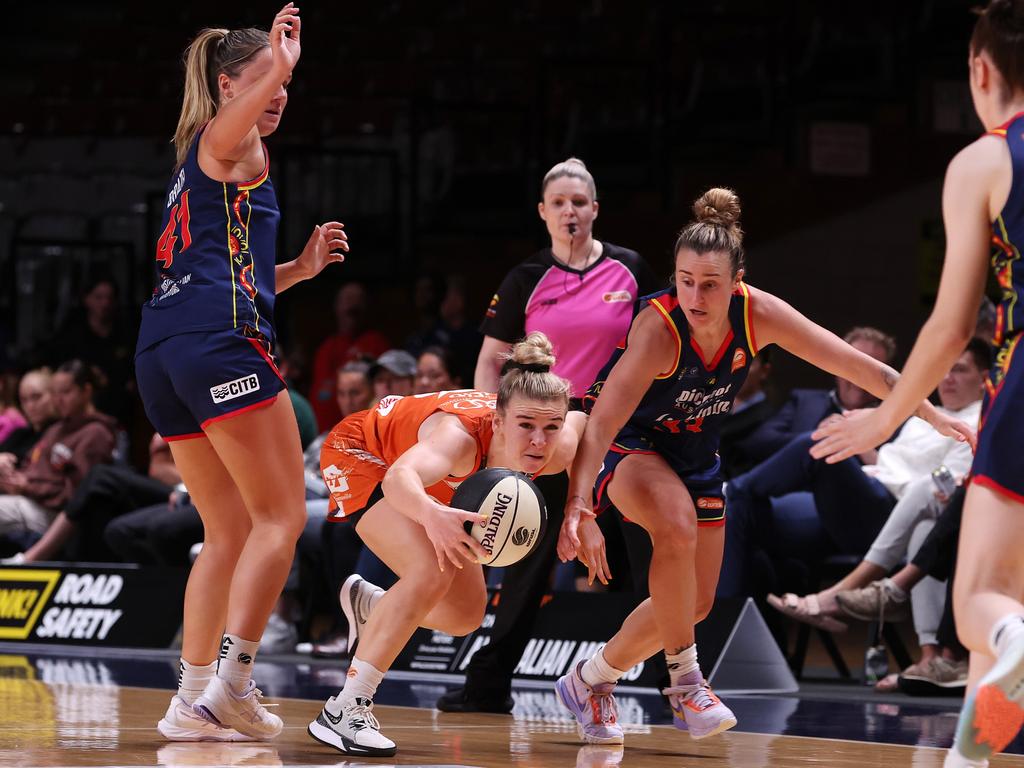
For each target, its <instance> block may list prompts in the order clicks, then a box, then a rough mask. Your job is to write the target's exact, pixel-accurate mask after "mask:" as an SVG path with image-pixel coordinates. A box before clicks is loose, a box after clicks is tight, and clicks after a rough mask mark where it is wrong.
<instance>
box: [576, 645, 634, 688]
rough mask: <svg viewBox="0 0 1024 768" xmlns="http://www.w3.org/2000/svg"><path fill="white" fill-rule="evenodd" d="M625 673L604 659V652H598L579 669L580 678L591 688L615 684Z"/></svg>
mask: <svg viewBox="0 0 1024 768" xmlns="http://www.w3.org/2000/svg"><path fill="white" fill-rule="evenodd" d="M624 674H626V673H625V671H624V670H621V669H616V668H615V667H613V666H612V665H611V664H609V663H608V662H607V661H605V658H604V651H598V652H597V653H595V654H594V655H593V656H591V657H590V658H589V659H587V660H586V661H585V662H583V666H582V667H581V668H580V677H581V678H583V682H584V683H586V684H587V685H589V686H591V687H593V686H595V685H600V684H601V683H617V682H619V678H620V677H622V676H623V675H624Z"/></svg>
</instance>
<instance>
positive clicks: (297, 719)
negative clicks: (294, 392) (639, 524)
mask: <svg viewBox="0 0 1024 768" xmlns="http://www.w3.org/2000/svg"><path fill="white" fill-rule="evenodd" d="M174 666H175V659H174V657H172V656H170V655H167V654H163V655H154V654H148V655H143V656H138V655H136V656H133V657H129V656H126V655H121V656H120V657H116V656H107V657H103V658H85V657H83V656H80V655H79V656H61V655H58V654H55V653H53V652H49V651H48V652H47V653H46V654H45V655H40V654H38V653H35V652H26V653H22V654H19V653H12V654H7V655H0V765H5V766H6V765H18V766H27V767H30V768H36V767H40V768H41V767H43V766H150V765H162V766H168V767H170V766H317V765H325V766H326V765H329V766H345V768H353V767H354V766H358V765H366V766H371V765H372V766H385V765H420V766H453V767H454V766H480V767H481V768H484V767H487V766H509V765H513V766H523V767H524V768H549V767H554V766H560V767H561V766H577V768H611V767H613V766H620V765H621V766H629V768H648V767H651V768H653V766H659V767H660V766H669V765H671V766H678V767H680V768H683V767H685V766H699V767H700V768H726V767H728V768H740V767H742V768H769V766H772V767H774V766H850V768H854V767H855V768H864V767H865V766H872V765H886V766H911V768H940V767H941V766H942V760H943V755H944V752H943V750H942V749H941V748H942V747H945V746H947V745H948V744H949V742H950V741H951V739H952V735H953V730H954V727H955V724H956V704H957V702H956V701H953V700H951V701H949V702H948V703H947V704H946V705H942V704H941V703H940V704H938V705H937V704H936V703H935V702H931V703H930V705H929V706H924V705H915V704H914V702H913V701H912V700H909V699H908V700H907V701H908V703H907V704H905V705H904V704H894V703H891V702H873V701H870V700H869V701H863V700H860V701H857V700H855V699H851V700H847V701H843V700H841V699H838V698H837V699H835V700H826V699H824V698H822V696H821V694H813V693H812V694H807V695H803V694H802V695H801V696H786V697H767V696H763V697H752V696H746V697H743V696H737V697H732V698H730V700H729V703H730V706H732V707H733V709H734V710H735V711H736V713H737V715H738V717H739V720H740V725H739V726H738V729H737V731H734V732H730V733H726V734H723V735H721V736H718V737H714V738H711V739H707V740H705V741H701V742H696V741H693V740H692V739H690V738H689V736H688V735H687V734H685V733H683V732H680V731H678V730H676V729H675V728H673V727H672V726H671V725H669V724H668V722H669V719H668V718H667V717H666V713H665V712H664V705H663V702H662V699H661V697H660V696H658V695H655V694H654V693H653V692H650V693H648V692H642V691H637V692H631V691H623V693H622V695H621V696H619V697H618V698H619V705H620V715H621V719H622V722H623V723H624V724H625V730H626V744H625V747H608V746H583V745H581V744H579V743H578V738H577V735H576V729H575V726H574V724H573V722H572V721H571V720H569V719H568V718H567V716H566V715H565V713H564V712H563V711H562V710H561V707H560V705H559V704H558V702H557V700H556V698H555V696H554V695H553V694H552V693H551V692H550V691H547V690H544V689H539V688H536V689H534V688H530V689H520V690H516V691H515V700H516V708H515V712H514V716H513V717H506V716H501V715H484V714H451V713H441V712H437V711H436V710H433V709H432V708H431V706H432V704H433V702H434V701H435V700H436V698H437V696H438V695H440V693H442V692H443V691H444V690H445V688H446V685H445V683H443V682H439V681H431V680H422V679H419V680H398V681H389V682H388V683H387V684H386V685H385V686H384V687H383V688H382V690H381V691H380V696H379V697H378V706H377V708H376V709H375V712H376V713H377V715H378V717H379V719H380V721H381V723H382V725H383V728H384V731H385V733H387V734H388V735H389V736H390V737H391V738H393V739H394V740H395V741H396V742H397V743H398V745H399V752H398V754H397V755H396V756H395V757H393V758H387V759H386V760H383V761H382V760H380V759H376V760H368V759H367V760H363V761H360V760H358V759H352V758H349V757H347V756H346V755H343V754H341V753H339V752H336V751H334V750H332V749H330V748H329V747H325V746H323V745H321V744H318V743H316V742H314V741H312V740H311V739H310V738H309V736H308V735H307V734H306V731H305V727H306V723H308V722H309V720H310V719H312V718H313V717H315V715H316V713H317V712H318V710H319V708H320V706H321V703H322V700H323V698H325V697H326V696H327V695H330V694H331V693H334V692H335V691H336V690H337V688H338V687H340V685H341V684H342V681H343V678H344V671H343V669H342V665H341V664H338V663H334V664H316V663H307V662H299V663H295V662H281V663H272V662H269V661H263V660H261V661H260V667H259V670H258V673H259V674H260V677H261V680H260V685H261V687H264V688H265V689H266V690H267V692H268V694H269V695H270V696H271V697H273V699H275V700H276V701H278V702H279V704H280V707H279V709H278V713H279V714H280V715H281V716H282V717H283V718H284V720H285V723H286V724H287V725H286V728H285V731H284V733H282V735H281V737H280V738H279V739H277V740H275V741H274V742H273V743H268V744H253V743H236V744H209V743H207V744H183V743H168V742H165V741H163V740H162V739H161V737H160V736H159V734H158V733H157V732H156V730H155V728H154V725H155V723H156V721H157V720H158V719H159V718H160V716H161V715H162V714H163V711H164V709H165V708H166V705H167V701H168V698H169V695H170V689H171V688H172V687H173V685H174ZM133 681H134V683H135V684H134V685H133V684H132V683H133ZM138 684H141V685H145V686H151V687H139V685H138ZM396 703H402V704H405V705H406V706H394V704H396ZM740 731H742V732H740ZM1012 749H1014V750H1015V751H1017V752H1020V751H1021V750H1020V740H1018V742H1016V743H1015V744H1014V745H1013V747H1012ZM1012 765H1018V766H1024V758H1022V757H1020V756H1017V755H1005V756H1001V757H999V758H998V759H996V760H993V761H992V768H998V766H1012Z"/></svg>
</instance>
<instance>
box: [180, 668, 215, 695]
mask: <svg viewBox="0 0 1024 768" xmlns="http://www.w3.org/2000/svg"><path fill="white" fill-rule="evenodd" d="M216 674H217V662H216V661H211V662H210V663H209V664H190V663H189V662H187V661H185V660H184V659H178V696H180V697H181V700H182V701H184V702H185V703H186V704H188V705H189V706H192V702H193V701H195V700H196V699H197V698H198V697H199V694H201V693H202V692H203V691H204V690H206V684H207V683H208V682H210V680H212V679H213V678H214V676H216Z"/></svg>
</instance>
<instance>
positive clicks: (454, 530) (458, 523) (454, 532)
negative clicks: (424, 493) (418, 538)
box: [423, 504, 487, 572]
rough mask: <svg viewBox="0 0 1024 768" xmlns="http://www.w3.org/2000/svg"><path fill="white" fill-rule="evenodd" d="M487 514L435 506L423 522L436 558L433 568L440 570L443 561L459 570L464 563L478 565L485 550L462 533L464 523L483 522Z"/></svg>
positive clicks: (483, 557) (485, 557)
mask: <svg viewBox="0 0 1024 768" xmlns="http://www.w3.org/2000/svg"><path fill="white" fill-rule="evenodd" d="M486 520H487V515H486V514H480V513H479V512H467V511H466V510H464V509H455V508H453V507H446V506H444V505H443V504H438V505H437V506H436V507H435V508H434V513H433V514H432V515H431V516H430V519H429V520H426V521H424V525H423V527H424V528H425V529H426V531H427V537H428V538H429V539H430V543H431V544H433V545H434V552H435V554H436V555H437V567H438V568H439V569H441V571H442V572H443V571H444V567H445V561H446V560H449V561H451V564H452V565H454V566H455V567H456V568H459V569H460V570H461V569H462V567H463V565H465V562H464V561H469V562H471V563H482V562H483V561H484V560H486V559H487V551H486V550H485V549H484V548H483V546H482V545H481V544H480V542H479V541H477V540H476V539H474V538H473V537H472V536H471V535H469V534H468V533H466V529H465V527H464V523H466V522H469V523H479V522H481V521H484V522H486Z"/></svg>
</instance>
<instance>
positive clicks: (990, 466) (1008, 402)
mask: <svg viewBox="0 0 1024 768" xmlns="http://www.w3.org/2000/svg"><path fill="white" fill-rule="evenodd" d="M1021 337H1024V333H1021V334H1017V336H1015V337H1014V338H1013V339H1010V340H1009V341H1007V343H1005V344H1003V346H1002V347H1001V348H1000V350H999V352H998V353H997V355H996V362H995V365H993V366H992V371H991V373H990V375H989V381H987V382H986V387H985V389H986V392H985V402H984V403H982V406H981V413H982V417H981V428H980V429H979V430H978V450H977V451H976V452H975V454H974V464H973V465H972V466H971V481H972V482H975V483H978V485H984V486H986V487H988V488H991V489H992V490H994V491H996V492H998V493H1001V494H1002V495H1004V496H1007V497H1009V498H1011V499H1013V500H1014V501H1018V502H1021V503H1024V344H1020V343H1018V342H1019V340H1020V339H1021ZM1014 357H1018V358H1021V359H1019V360H1014V359H1013V358H1014Z"/></svg>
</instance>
